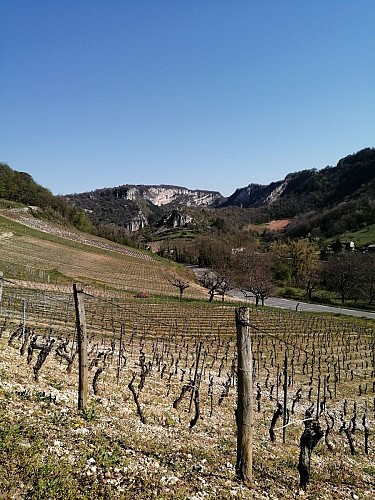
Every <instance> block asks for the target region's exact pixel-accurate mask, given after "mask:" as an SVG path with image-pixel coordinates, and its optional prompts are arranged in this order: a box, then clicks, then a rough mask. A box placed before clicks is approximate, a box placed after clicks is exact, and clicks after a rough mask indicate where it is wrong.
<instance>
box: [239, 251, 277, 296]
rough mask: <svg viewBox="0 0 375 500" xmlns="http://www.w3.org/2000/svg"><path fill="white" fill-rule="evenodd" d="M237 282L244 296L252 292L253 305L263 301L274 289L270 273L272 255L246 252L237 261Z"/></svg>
mask: <svg viewBox="0 0 375 500" xmlns="http://www.w3.org/2000/svg"><path fill="white" fill-rule="evenodd" d="M237 280H238V284H239V286H240V288H241V290H242V292H243V294H244V295H245V296H248V295H249V292H250V293H252V294H253V295H254V297H255V305H257V306H258V305H259V303H261V304H262V306H263V305H264V301H265V300H266V299H267V298H268V297H269V296H270V294H271V293H272V292H273V291H274V289H275V283H274V280H273V275H272V257H271V255H270V254H268V253H261V252H256V251H250V252H247V253H246V254H245V255H243V256H242V258H241V260H240V261H239V272H238V276H237Z"/></svg>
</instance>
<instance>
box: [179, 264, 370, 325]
mask: <svg viewBox="0 0 375 500" xmlns="http://www.w3.org/2000/svg"><path fill="white" fill-rule="evenodd" d="M189 267H190V268H191V269H192V270H193V271H194V273H195V274H196V276H197V277H198V278H200V277H202V275H203V274H204V273H205V271H206V269H204V268H202V267H196V266H189ZM228 295H230V296H231V297H235V298H236V299H238V300H241V301H243V302H247V303H250V304H255V299H254V298H250V299H245V298H244V295H243V293H242V292H241V291H240V290H231V291H230V292H229V293H228ZM264 305H265V306H270V307H279V308H282V309H290V310H292V311H295V310H297V311H309V312H324V313H331V314H346V315H348V316H357V317H361V318H370V319H375V313H373V312H367V311H359V310H356V309H347V308H344V307H333V306H323V305H320V304H308V303H307V302H298V301H297V300H290V299H282V298H279V297H269V298H268V299H266V300H265V302H264ZM297 306H298V307H297Z"/></svg>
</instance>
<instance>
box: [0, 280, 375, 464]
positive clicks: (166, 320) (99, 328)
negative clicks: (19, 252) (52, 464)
mask: <svg viewBox="0 0 375 500" xmlns="http://www.w3.org/2000/svg"><path fill="white" fill-rule="evenodd" d="M86 292H87V293H86V295H85V310H86V326H87V333H88V356H89V372H90V380H91V386H92V390H91V391H90V393H91V397H92V396H93V395H97V394H99V395H100V394H101V393H102V392H103V391H105V386H106V384H107V383H109V381H110V380H114V381H116V383H117V384H124V383H125V384H126V385H129V389H130V390H132V394H133V397H134V402H135V404H136V407H137V410H136V411H137V412H138V414H139V417H140V419H141V421H144V422H147V420H148V418H149V417H148V413H149V412H148V410H149V408H148V406H147V403H146V402H145V401H143V400H142V396H143V394H144V390H145V387H148V388H149V390H151V392H152V393H154V394H157V395H158V397H159V398H162V399H163V400H164V401H165V404H169V405H170V406H171V407H173V408H174V409H175V410H176V411H177V412H179V414H181V412H182V413H183V414H186V415H189V417H188V419H189V425H191V426H192V428H193V427H194V426H195V425H197V424H199V417H200V415H202V414H204V415H205V418H210V416H212V415H213V414H214V413H215V408H218V407H219V406H223V405H228V406H229V407H234V405H235V400H236V384H237V377H236V364H237V351H236V332H235V322H234V309H233V307H226V306H222V305H220V306H218V305H215V306H214V307H212V306H209V305H199V306H197V305H196V304H189V303H186V304H183V305H181V304H179V303H177V302H173V301H166V302H158V303H156V302H139V301H135V300H133V301H129V300H124V296H123V295H122V294H121V293H118V292H115V291H108V290H107V291H105V292H103V291H99V290H95V289H93V288H90V289H87V290H86ZM250 311H251V314H250V329H251V335H252V343H253V360H252V361H253V375H254V400H255V401H256V412H257V413H258V414H259V415H261V416H262V417H263V418H262V419H260V420H258V427H259V422H263V424H262V425H260V428H257V429H256V430H255V435H256V434H257V432H263V433H264V432H265V433H269V435H270V440H271V441H272V437H273V440H275V439H280V438H281V436H278V433H279V432H280V431H282V433H283V435H284V440H286V441H287V439H288V435H287V429H289V428H290V427H292V426H293V425H295V424H296V425H298V426H299V427H300V428H302V425H303V422H304V421H306V418H305V413H306V411H307V409H308V408H310V407H312V406H313V407H314V412H313V413H314V416H316V417H317V418H318V419H320V421H321V422H322V424H324V425H325V430H324V437H325V442H326V444H327V446H331V440H332V436H333V433H334V431H336V435H335V439H336V440H341V441H340V442H343V443H345V446H348V449H349V452H350V453H364V454H367V455H369V454H373V444H372V443H371V441H370V435H371V429H373V427H374V419H375V372H374V370H375V367H374V331H373V329H372V326H371V324H370V323H368V324H367V325H366V326H360V325H359V324H358V323H355V322H350V321H348V320H345V321H344V320H342V319H338V318H326V317H319V316H311V315H304V314H300V313H298V312H290V311H288V312H284V311H275V310H260V309H256V308H251V309H250ZM1 317H2V318H3V319H2V321H3V324H2V326H1V335H2V337H3V338H7V340H8V343H9V346H10V348H11V349H14V353H15V355H17V352H18V351H19V352H20V351H21V350H22V352H23V353H26V351H27V352H28V355H29V356H30V364H31V363H32V362H33V363H34V361H35V360H34V357H33V352H34V351H35V352H38V358H37V360H36V361H35V364H34V374H35V375H36V376H39V375H40V374H41V373H44V374H45V375H44V376H45V377H47V378H48V361H49V358H50V357H51V355H52V353H54V354H55V357H56V358H57V359H59V360H60V363H61V365H60V366H61V372H63V371H65V370H67V369H70V370H71V369H72V362H74V358H75V355H76V353H77V335H76V326H75V310H74V300H73V294H72V293H64V292H57V291H49V290H47V289H46V290H32V289H27V288H20V287H16V286H14V285H13V284H11V283H9V285H7V286H5V287H4V289H3V296H2V307H1ZM48 349H49V350H48ZM43 357H44V359H43ZM286 358H287V359H288V369H287V370H285V365H284V364H285V359H286ZM36 379H37V377H36ZM187 395H189V397H186V396H187ZM192 402H194V405H192ZM280 408H281V410H280ZM192 411H194V415H192V413H191V412H192ZM281 416H283V425H282V426H280V425H278V424H277V421H278V419H279V418H280V417H281ZM291 417H293V418H292V419H291ZM181 420H182V421H183V418H182V417H181ZM271 436H272V437H271Z"/></svg>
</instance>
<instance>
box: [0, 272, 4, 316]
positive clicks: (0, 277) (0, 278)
mask: <svg viewBox="0 0 375 500" xmlns="http://www.w3.org/2000/svg"><path fill="white" fill-rule="evenodd" d="M3 286H4V273H3V271H0V314H1V313H2V307H3V306H2V303H3V302H2V301H3Z"/></svg>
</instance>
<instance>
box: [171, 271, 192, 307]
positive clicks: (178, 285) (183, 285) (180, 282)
mask: <svg viewBox="0 0 375 500" xmlns="http://www.w3.org/2000/svg"><path fill="white" fill-rule="evenodd" d="M168 281H169V283H170V284H171V285H173V286H175V287H176V288H178V289H179V291H180V297H179V300H180V302H181V299H182V295H183V293H184V291H185V290H186V288H189V286H190V285H189V283H188V282H187V281H184V280H182V279H180V278H177V277H176V276H174V277H173V279H168Z"/></svg>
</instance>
